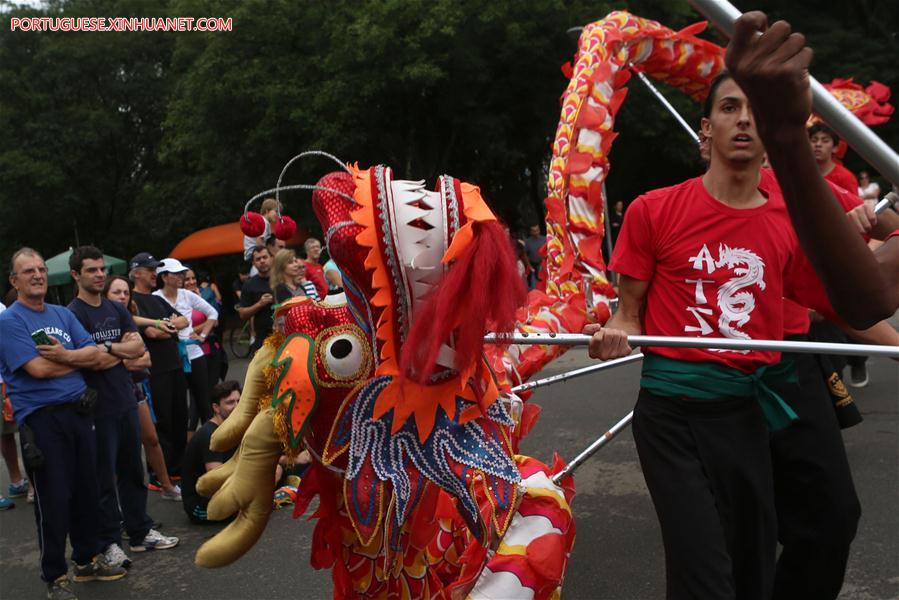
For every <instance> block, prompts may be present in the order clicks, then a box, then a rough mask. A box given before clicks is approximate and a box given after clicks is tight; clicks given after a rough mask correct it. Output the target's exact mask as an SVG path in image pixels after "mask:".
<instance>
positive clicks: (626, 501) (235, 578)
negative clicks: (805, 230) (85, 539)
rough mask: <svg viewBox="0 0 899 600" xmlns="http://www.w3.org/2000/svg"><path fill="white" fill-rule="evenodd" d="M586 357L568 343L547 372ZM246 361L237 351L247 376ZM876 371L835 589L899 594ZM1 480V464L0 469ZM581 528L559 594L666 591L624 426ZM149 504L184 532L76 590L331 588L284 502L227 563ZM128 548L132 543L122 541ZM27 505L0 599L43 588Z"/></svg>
mask: <svg viewBox="0 0 899 600" xmlns="http://www.w3.org/2000/svg"><path fill="white" fill-rule="evenodd" d="M588 363H589V359H587V358H586V356H585V355H584V354H583V351H572V352H571V353H569V354H568V355H566V356H564V357H562V358H561V359H559V360H558V361H557V362H555V363H553V365H552V366H551V368H550V369H547V370H546V371H545V373H544V374H550V373H556V372H561V371H566V370H570V369H573V368H576V367H578V366H582V365H585V364H588ZM245 365H246V361H239V362H238V361H234V362H232V374H234V375H237V374H238V373H239V374H240V375H241V377H242V372H243V369H245V368H246V366H245ZM869 365H870V372H871V383H870V384H869V385H868V387H866V388H863V389H860V390H852V392H853V396H854V397H855V399H856V402H857V403H858V405H859V407H860V408H861V410H862V413H863V414H864V417H865V421H864V422H863V423H862V424H861V425H858V426H856V427H854V428H852V429H849V430H846V431H845V432H844V439H845V441H846V446H847V451H848V454H849V459H850V462H851V464H852V467H853V473H854V477H855V484H856V488H857V490H858V494H859V496H860V498H861V502H862V507H863V515H862V520H861V523H860V525H859V531H858V536H857V538H856V540H855V543H854V545H853V549H852V556H851V558H850V563H849V568H848V573H847V577H846V583H845V585H844V588H843V592H842V594H841V596H840V598H843V599H845V600H886V599H891V598H899V511H897V509H896V503H897V500H899V468H897V467H899V437H897V434H899V423H897V412H899V364H897V363H896V362H892V361H889V360H886V359H872V360H871V361H869ZM638 378H639V364H633V365H628V366H624V367H620V368H618V369H615V370H612V371H606V372H604V373H599V374H595V375H591V376H587V377H584V378H581V379H578V380H573V381H570V382H567V383H562V384H557V385H554V386H551V387H547V388H544V389H542V390H538V392H537V393H536V394H535V396H534V401H536V402H537V403H539V404H541V405H542V406H543V413H542V415H541V418H540V421H539V423H538V424H537V426H536V428H535V430H534V431H533V432H532V434H531V435H530V437H528V439H526V440H525V441H524V444H523V450H524V452H526V453H529V454H531V455H533V456H536V457H537V458H540V459H541V460H544V461H546V462H550V461H551V460H552V454H553V452H558V453H559V454H560V455H561V456H562V457H563V458H567V459H570V458H572V457H573V456H575V455H576V454H577V453H578V452H580V451H581V450H582V449H583V448H584V447H585V446H586V445H587V444H589V443H590V442H591V441H593V440H594V439H595V438H597V437H598V436H600V435H601V434H602V433H603V432H604V431H605V430H606V429H607V428H608V427H609V426H610V425H612V424H613V423H614V422H616V421H617V420H618V419H619V418H621V417H622V416H624V415H625V414H627V412H628V411H629V410H631V408H632V406H633V402H634V398H635V394H636V390H637V382H638ZM0 471H2V474H0V485H2V486H3V488H2V489H5V487H6V485H7V483H8V476H7V473H6V470H5V469H0ZM575 483H576V485H577V492H578V493H577V496H576V497H575V499H574V503H573V506H574V510H575V514H576V518H577V540H576V542H575V547H574V552H573V554H572V556H571V560H570V563H569V569H568V575H567V578H566V582H565V588H564V594H563V595H564V597H565V598H578V599H581V598H583V599H596V600H641V599H654V598H663V597H664V562H663V553H662V544H661V537H660V534H659V530H658V526H657V522H656V517H655V514H654V512H653V508H652V504H651V502H650V499H649V495H648V493H647V491H646V487H645V485H644V483H643V476H642V474H641V472H640V468H639V464H638V462H637V456H636V452H635V450H634V443H633V438H632V437H631V434H630V431H629V430H627V431H624V432H623V433H622V434H621V435H620V436H619V437H618V438H616V439H615V440H614V441H613V442H612V443H611V444H609V445H608V446H607V447H605V448H603V449H602V450H600V452H599V453H598V454H597V455H596V456H594V457H593V458H592V459H591V460H590V461H589V462H587V463H585V464H584V465H583V466H582V467H581V468H580V469H579V470H578V471H577V474H576V478H575ZM149 511H150V514H151V515H152V516H153V517H154V518H155V519H157V520H161V521H163V522H164V528H163V531H164V532H165V533H166V534H168V535H177V536H179V537H180V538H181V545H180V546H178V547H177V548H174V549H171V550H163V551H158V552H155V553H146V554H134V555H132V558H133V560H134V565H133V567H132V568H131V571H130V573H129V575H128V577H126V578H125V579H123V580H121V581H118V582H112V583H89V584H75V589H76V590H77V592H78V594H79V597H80V598H82V600H101V599H104V600H105V599H121V598H144V597H150V596H152V597H158V598H167V599H175V600H182V599H183V600H205V599H210V600H212V599H216V600H225V599H231V598H253V599H268V598H272V599H275V598H278V599H289V598H329V597H330V596H331V585H330V575H329V573H327V572H321V571H319V572H316V571H313V570H312V569H311V568H310V567H309V561H308V556H309V547H310V541H311V540H310V534H311V529H312V528H311V524H309V523H307V522H306V521H305V520H297V521H294V520H293V519H292V518H291V515H290V512H291V511H290V510H282V511H278V512H276V513H274V515H273V516H272V519H271V521H270V523H269V525H268V528H267V529H266V531H265V533H264V534H263V537H262V539H261V540H260V541H259V543H258V544H257V545H256V546H255V547H254V548H253V549H252V550H251V551H250V553H248V554H247V555H246V556H245V557H243V558H242V559H241V560H240V561H238V562H237V563H235V564H234V565H232V566H230V567H227V568H225V569H219V570H205V569H200V568H198V567H196V566H194V564H193V554H194V552H195V551H196V549H197V548H198V547H199V546H200V544H202V543H203V542H204V541H205V540H207V539H209V538H210V537H211V536H212V535H214V534H215V532H216V531H218V529H219V528H218V527H216V526H205V527H201V526H196V525H190V524H189V523H188V521H187V518H186V517H185V515H184V513H183V511H182V509H181V507H180V505H177V504H173V503H171V502H165V501H163V500H162V499H161V498H160V497H159V495H158V494H155V493H151V494H150V503H149ZM125 550H126V551H127V544H126V545H125ZM38 558H39V553H38V547H37V541H36V533H35V525H34V517H33V512H32V510H31V507H30V506H29V505H27V504H25V502H24V500H22V501H17V507H16V508H15V509H13V510H11V511H7V512H5V513H0V599H3V600H6V599H16V600H19V599H21V600H30V599H38V598H43V597H44V596H43V594H44V586H43V585H42V583H41V582H40V580H39V578H38Z"/></svg>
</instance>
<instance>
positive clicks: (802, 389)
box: [771, 354, 861, 600]
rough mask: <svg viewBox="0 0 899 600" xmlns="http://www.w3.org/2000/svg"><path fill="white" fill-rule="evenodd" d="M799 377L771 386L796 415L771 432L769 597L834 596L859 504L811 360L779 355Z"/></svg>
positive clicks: (825, 395)
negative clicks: (774, 541) (773, 538)
mask: <svg viewBox="0 0 899 600" xmlns="http://www.w3.org/2000/svg"><path fill="white" fill-rule="evenodd" d="M784 360H792V361H794V363H795V364H796V367H797V371H798V374H799V383H798V384H781V385H778V386H776V388H775V389H776V390H777V391H778V393H780V394H781V396H783V398H784V399H785V400H786V401H787V402H788V403H789V404H790V406H791V407H792V408H793V410H795V411H796V414H797V415H798V416H799V420H798V421H797V422H795V423H793V424H792V425H791V426H790V427H788V428H786V429H784V430H781V431H777V432H774V433H772V434H771V458H772V461H773V468H774V493H775V502H776V506H777V520H778V539H779V540H780V543H781V544H782V545H783V551H782V552H781V555H780V558H779V559H778V561H777V571H776V575H775V582H774V598H777V599H784V600H786V599H796V598H799V599H802V598H809V599H815V600H818V599H821V600H825V599H828V598H836V597H837V595H838V594H839V593H840V588H841V587H842V585H843V576H844V574H845V572H846V562H847V560H848V558H849V546H850V544H851V543H852V540H853V538H854V537H855V532H856V528H857V526H858V520H859V517H860V516H861V506H860V505H859V501H858V497H857V496H856V494H855V486H854V485H853V483H852V473H851V472H850V470H849V461H848V460H847V459H846V450H845V448H844V447H843V437H842V435H841V434H840V428H839V425H838V424H837V419H836V414H835V413H834V408H833V404H832V402H831V400H830V395H829V394H828V392H827V388H826V387H825V383H824V375H823V374H822V372H821V370H820V368H819V366H818V362H817V361H816V360H815V358H814V357H813V356H811V355H807V354H798V355H790V354H787V355H784Z"/></svg>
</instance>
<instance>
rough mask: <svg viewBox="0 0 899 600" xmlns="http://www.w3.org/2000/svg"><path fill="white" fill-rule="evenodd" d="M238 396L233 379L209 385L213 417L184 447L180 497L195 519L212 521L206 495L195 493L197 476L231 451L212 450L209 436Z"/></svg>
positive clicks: (188, 514) (210, 468) (216, 463)
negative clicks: (208, 511) (208, 515)
mask: <svg viewBox="0 0 899 600" xmlns="http://www.w3.org/2000/svg"><path fill="white" fill-rule="evenodd" d="M239 400H240V384H239V383H237V382H236V381H234V380H231V381H223V382H221V383H218V384H216V385H215V386H213V388H212V413H213V415H212V418H211V419H209V420H208V421H206V423H204V424H203V426H202V427H200V429H199V431H197V432H196V433H195V434H194V436H193V437H192V438H190V443H189V444H187V450H185V451H184V464H183V465H182V467H181V473H182V475H183V478H182V479H181V498H182V500H183V502H184V512H186V513H187V516H188V518H189V519H190V520H191V521H192V522H194V523H211V522H212V521H210V520H209V519H208V518H207V516H206V507H207V506H208V505H209V499H208V498H204V497H203V496H201V495H199V494H198V493H197V480H198V479H199V478H200V477H201V476H203V475H204V474H205V473H206V472H207V471H211V470H212V469H215V468H216V467H218V466H220V465H221V464H223V463H224V462H225V461H227V460H228V459H229V458H231V456H232V455H233V454H234V451H235V450H236V448H235V449H231V450H228V451H227V452H214V451H212V450H210V449H209V440H210V438H211V437H212V434H213V433H214V432H215V430H216V428H217V427H218V426H219V425H221V424H222V421H224V420H225V419H227V418H228V415H230V414H231V411H233V410H234V409H235V408H236V407H237V403H238V401H239Z"/></svg>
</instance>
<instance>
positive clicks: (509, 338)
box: [484, 333, 899, 357]
mask: <svg viewBox="0 0 899 600" xmlns="http://www.w3.org/2000/svg"><path fill="white" fill-rule="evenodd" d="M591 338H592V336H589V335H585V334H583V333H516V334H510V335H503V334H495V333H488V334H487V335H485V336H484V341H485V342H487V343H499V344H542V345H545V346H587V345H589V344H590V340H591ZM627 343H628V344H630V345H631V346H656V347H659V348H714V349H721V350H756V351H765V352H793V353H796V354H837V355H847V356H888V357H899V346H880V345H875V344H831V343H825V342H788V341H782V340H734V339H730V338H708V337H705V338H699V337H677V336H661V335H629V336H627Z"/></svg>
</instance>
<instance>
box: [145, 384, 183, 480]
mask: <svg viewBox="0 0 899 600" xmlns="http://www.w3.org/2000/svg"><path fill="white" fill-rule="evenodd" d="M150 393H151V394H152V396H153V398H152V400H153V412H154V413H156V434H157V435H158V436H159V446H160V447H161V448H162V454H163V456H164V457H165V465H166V468H167V469H168V470H169V474H171V475H177V474H179V473H180V472H181V459H182V458H183V457H184V446H185V445H186V444H187V379H186V378H185V377H184V371H182V370H181V369H174V370H171V371H166V372H164V373H154V372H153V369H150Z"/></svg>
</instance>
